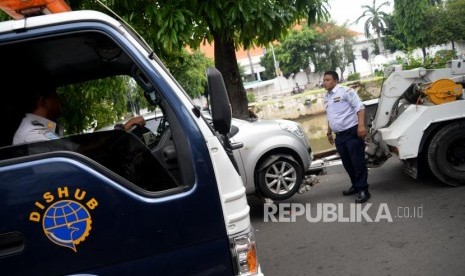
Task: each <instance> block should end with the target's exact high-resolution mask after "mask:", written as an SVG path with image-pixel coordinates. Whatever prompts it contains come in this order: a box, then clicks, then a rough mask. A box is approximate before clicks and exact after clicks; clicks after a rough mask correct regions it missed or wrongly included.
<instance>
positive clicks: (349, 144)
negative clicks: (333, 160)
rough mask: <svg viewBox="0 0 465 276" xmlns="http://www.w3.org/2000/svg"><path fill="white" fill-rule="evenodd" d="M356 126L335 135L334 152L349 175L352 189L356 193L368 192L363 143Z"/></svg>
mask: <svg viewBox="0 0 465 276" xmlns="http://www.w3.org/2000/svg"><path fill="white" fill-rule="evenodd" d="M357 127H358V126H357V125H355V126H353V127H351V128H349V129H347V130H345V131H341V132H338V133H336V141H335V143H336V150H337V152H338V153H339V156H340V157H341V161H342V165H344V169H345V170H346V172H347V173H348V174H349V177H350V181H351V182H352V187H354V188H355V189H356V190H357V191H358V192H360V191H367V190H368V183H367V178H368V170H367V167H366V164H365V141H364V140H363V139H361V138H359V137H358V135H357Z"/></svg>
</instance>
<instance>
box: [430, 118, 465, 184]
mask: <svg viewBox="0 0 465 276" xmlns="http://www.w3.org/2000/svg"><path fill="white" fill-rule="evenodd" d="M427 160H428V166H429V168H430V170H431V172H432V173H433V174H434V176H436V177H437V178H438V179H439V180H441V181H442V182H444V183H446V184H448V185H452V186H462V185H465V121H458V122H454V123H451V124H449V125H447V126H445V127H443V128H442V129H440V130H439V131H438V132H437V133H436V134H435V135H434V137H433V139H432V140H431V142H430V144H429V146H428V153H427Z"/></svg>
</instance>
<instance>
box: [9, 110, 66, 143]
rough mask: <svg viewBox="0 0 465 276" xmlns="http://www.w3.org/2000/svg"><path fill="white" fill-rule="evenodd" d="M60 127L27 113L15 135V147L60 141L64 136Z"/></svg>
mask: <svg viewBox="0 0 465 276" xmlns="http://www.w3.org/2000/svg"><path fill="white" fill-rule="evenodd" d="M58 129H59V127H58V125H57V124H56V123H55V122H53V121H50V120H49V119H47V118H44V117H41V116H38V115H35V114H32V113H26V115H25V117H24V118H23V120H22V121H21V124H20V125H19V127H18V129H17V130H16V133H15V135H14V136H13V145H16V144H22V143H30V142H37V141H47V140H53V139H58V138H60V136H61V135H62V133H59V131H57V130H58Z"/></svg>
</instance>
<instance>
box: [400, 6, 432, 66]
mask: <svg viewBox="0 0 465 276" xmlns="http://www.w3.org/2000/svg"><path fill="white" fill-rule="evenodd" d="M430 5H431V4H430V2H429V0H410V1H404V0H394V21H395V22H396V25H397V28H398V30H399V31H400V32H401V33H402V34H403V35H404V37H405V38H406V44H407V47H408V48H410V49H414V48H421V49H422V52H423V58H424V59H426V47H428V46H430V45H432V44H434V39H433V38H432V37H431V33H430V32H431V22H430V21H429V19H428V15H429V13H428V11H429V7H430Z"/></svg>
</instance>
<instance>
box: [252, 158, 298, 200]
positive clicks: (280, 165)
mask: <svg viewBox="0 0 465 276" xmlns="http://www.w3.org/2000/svg"><path fill="white" fill-rule="evenodd" d="M259 168H260V169H259V171H258V173H257V177H258V178H257V186H258V189H259V191H260V193H261V194H262V195H263V196H264V197H268V198H271V199H273V200H284V199H288V198H290V197H291V196H292V195H294V194H295V193H296V192H297V191H298V189H299V187H300V185H301V184H302V179H303V173H302V168H301V167H300V165H299V163H297V161H295V159H294V158H292V157H291V156H288V155H272V156H269V157H268V158H267V159H265V160H264V161H263V162H261V165H260V166H259Z"/></svg>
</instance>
